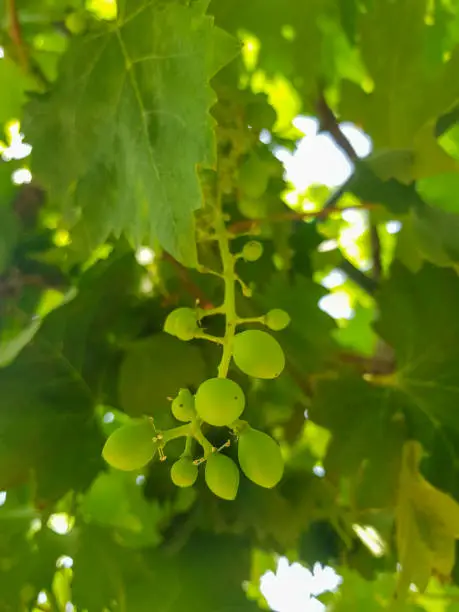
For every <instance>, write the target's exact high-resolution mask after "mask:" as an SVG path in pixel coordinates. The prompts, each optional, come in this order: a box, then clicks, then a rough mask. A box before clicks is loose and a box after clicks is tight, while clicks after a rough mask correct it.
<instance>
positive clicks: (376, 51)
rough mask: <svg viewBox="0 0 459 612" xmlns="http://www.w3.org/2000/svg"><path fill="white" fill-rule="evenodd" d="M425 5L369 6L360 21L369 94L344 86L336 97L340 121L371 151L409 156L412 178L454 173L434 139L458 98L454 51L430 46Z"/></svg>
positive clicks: (458, 53)
mask: <svg viewBox="0 0 459 612" xmlns="http://www.w3.org/2000/svg"><path fill="white" fill-rule="evenodd" d="M427 4H428V3H427V2H426V1H425V0H396V1H394V2H389V3H388V2H386V0H375V1H374V2H372V3H371V10H369V11H366V12H365V13H364V14H362V15H361V16H360V20H359V34H360V50H361V53H362V57H363V60H364V62H365V65H366V67H367V68H368V72H369V76H370V77H371V80H372V84H371V86H370V89H371V91H370V93H368V89H367V90H366V92H364V91H363V89H361V88H360V87H359V86H358V85H356V84H354V83H350V82H345V83H344V85H343V88H342V96H341V111H342V114H343V117H345V118H346V119H350V120H352V121H354V122H356V123H357V124H358V125H362V126H363V128H364V129H365V130H366V131H367V132H368V133H369V135H370V136H371V138H372V140H373V143H374V146H375V148H376V149H380V148H383V149H384V148H386V147H388V148H392V149H394V150H398V149H406V150H411V151H412V152H413V167H412V175H411V176H412V177H413V178H420V177H424V176H432V175H434V174H436V173H439V172H446V171H450V170H453V169H454V168H456V164H455V162H454V161H453V160H452V159H450V158H449V157H448V156H447V155H446V154H445V152H444V151H443V149H442V148H441V147H440V146H439V145H438V143H437V141H436V139H435V128H434V122H435V120H436V119H437V118H438V116H439V115H441V114H443V113H445V112H447V111H448V110H449V109H450V107H451V106H452V105H453V104H454V103H455V102H456V101H457V100H458V98H459V87H458V85H457V80H456V79H455V78H454V75H455V74H456V73H457V71H458V68H459V48H458V47H455V48H449V49H444V50H441V49H439V48H437V49H435V46H434V45H432V38H433V37H435V36H437V35H438V32H437V29H436V28H429V27H427V26H426V22H425V17H426V14H427V8H428V7H427ZM406 24H409V27H408V28H407V27H406ZM445 58H447V60H446V61H445ZM366 86H367V88H368V83H367V84H366Z"/></svg>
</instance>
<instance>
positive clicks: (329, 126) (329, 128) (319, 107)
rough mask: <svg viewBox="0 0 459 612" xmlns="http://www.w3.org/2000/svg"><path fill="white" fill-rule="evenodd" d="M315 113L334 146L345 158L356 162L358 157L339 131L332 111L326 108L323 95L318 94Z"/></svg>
mask: <svg viewBox="0 0 459 612" xmlns="http://www.w3.org/2000/svg"><path fill="white" fill-rule="evenodd" d="M316 111H317V116H318V118H319V121H320V126H321V128H322V130H323V131H325V132H328V133H329V134H330V136H331V137H332V138H333V140H334V141H335V143H336V145H337V146H338V147H339V148H340V149H341V150H342V151H343V152H344V153H345V154H346V155H347V157H349V159H350V160H351V161H353V162H355V161H357V160H358V159H359V156H358V155H357V153H356V150H355V149H354V147H353V146H352V145H351V143H350V142H349V140H348V139H347V137H346V136H345V135H344V134H343V132H342V131H341V128H340V127H339V123H338V120H337V119H336V117H335V114H334V112H333V111H332V109H331V108H330V107H329V106H328V104H327V101H326V100H325V96H324V95H323V94H320V96H319V99H318V101H317V104H316Z"/></svg>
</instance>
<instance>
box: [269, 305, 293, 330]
mask: <svg viewBox="0 0 459 612" xmlns="http://www.w3.org/2000/svg"><path fill="white" fill-rule="evenodd" d="M265 323H266V325H267V326H268V327H269V329H272V330H273V331H280V330H281V329H285V328H286V327H287V326H288V325H289V324H290V316H289V314H288V312H285V310H282V309H281V308H273V309H272V310H270V311H269V312H267V313H266V316H265Z"/></svg>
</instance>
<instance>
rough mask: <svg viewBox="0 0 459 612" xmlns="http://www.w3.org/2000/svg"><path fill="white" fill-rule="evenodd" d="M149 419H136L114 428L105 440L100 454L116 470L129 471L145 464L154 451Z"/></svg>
mask: <svg viewBox="0 0 459 612" xmlns="http://www.w3.org/2000/svg"><path fill="white" fill-rule="evenodd" d="M153 435H154V434H153V429H152V426H151V423H150V421H147V420H144V419H136V420H133V421H132V422H131V423H128V424H127V425H122V426H121V427H120V428H119V429H116V430H115V431H114V432H113V433H112V434H111V435H110V436H109V438H108V439H107V441H106V442H105V446H104V448H103V450H102V456H103V458H104V459H105V461H106V462H107V463H109V464H110V465H111V466H112V467H114V468H117V469H118V470H124V471H126V472H129V471H131V470H139V469H140V468H142V467H143V466H144V465H146V464H147V463H148V462H149V461H151V459H152V458H153V455H154V453H155V444H154V442H153Z"/></svg>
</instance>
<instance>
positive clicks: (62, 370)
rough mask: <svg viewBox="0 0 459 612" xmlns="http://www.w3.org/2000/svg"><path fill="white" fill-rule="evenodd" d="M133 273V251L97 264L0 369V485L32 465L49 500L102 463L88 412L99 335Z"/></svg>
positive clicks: (103, 356) (94, 391)
mask: <svg viewBox="0 0 459 612" xmlns="http://www.w3.org/2000/svg"><path fill="white" fill-rule="evenodd" d="M136 270H137V266H136V263H135V260H134V258H133V257H132V256H131V255H128V256H126V255H119V254H118V253H115V254H114V255H113V256H112V257H111V258H110V259H109V260H107V261H104V262H101V263H100V264H99V265H97V266H94V268H92V269H90V270H89V271H88V272H87V273H86V275H85V276H84V277H83V278H82V279H81V284H80V287H79V294H78V295H77V297H75V298H74V300H72V301H70V302H68V303H67V304H64V305H63V306H61V307H59V308H57V309H56V310H54V311H53V312H52V313H50V314H49V315H48V316H47V317H46V318H45V319H44V320H43V322H42V325H41V327H40V329H39V330H38V331H36V333H35V335H34V336H33V338H32V339H31V341H30V342H29V344H28V345H27V346H25V347H24V348H23V349H22V351H21V352H20V353H19V355H18V356H17V358H16V359H15V361H13V362H12V363H11V365H9V366H7V367H5V368H3V369H1V370H0V389H1V390H2V391H1V393H2V407H1V410H0V437H1V440H2V444H1V446H0V466H1V470H0V489H4V488H9V487H11V486H12V485H13V484H17V483H18V482H22V481H23V480H25V479H26V478H28V476H29V474H30V471H31V470H33V471H34V473H35V476H36V478H37V485H38V496H39V497H44V498H45V499H46V498H48V497H51V498H54V497H58V496H59V495H62V494H63V493H64V492H65V491H67V490H68V489H69V488H72V487H74V488H76V489H80V488H83V487H85V486H87V484H89V482H90V481H91V480H92V478H93V477H94V475H95V473H96V472H97V470H98V469H99V468H100V467H101V466H102V460H101V457H100V452H101V447H102V436H101V433H100V431H99V429H98V426H97V423H96V420H95V418H94V412H93V410H94V406H95V404H96V403H97V396H98V391H99V387H100V380H101V377H102V376H103V373H104V367H105V365H104V364H105V362H106V360H107V349H106V348H105V337H104V334H105V330H106V329H107V326H110V324H112V323H113V321H114V320H116V319H117V317H118V316H119V312H120V311H121V310H122V308H123V307H124V306H125V305H126V297H127V295H128V293H127V292H128V291H129V287H130V286H131V283H132V282H133V281H134V282H135V278H136ZM115 279H116V282H114V280H115ZM118 282H119V283H120V284H118ZM25 381H27V382H26V384H25ZM81 456H84V457H85V461H80V457H81Z"/></svg>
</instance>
